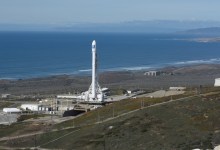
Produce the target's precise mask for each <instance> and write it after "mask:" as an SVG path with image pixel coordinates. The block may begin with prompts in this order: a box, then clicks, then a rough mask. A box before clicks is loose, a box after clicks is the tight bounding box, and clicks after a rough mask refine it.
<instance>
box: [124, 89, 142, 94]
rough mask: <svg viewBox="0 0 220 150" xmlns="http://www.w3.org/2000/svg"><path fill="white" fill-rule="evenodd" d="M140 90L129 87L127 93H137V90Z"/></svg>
mask: <svg viewBox="0 0 220 150" xmlns="http://www.w3.org/2000/svg"><path fill="white" fill-rule="evenodd" d="M138 91H139V89H129V90H127V93H128V94H132V93H135V92H138Z"/></svg>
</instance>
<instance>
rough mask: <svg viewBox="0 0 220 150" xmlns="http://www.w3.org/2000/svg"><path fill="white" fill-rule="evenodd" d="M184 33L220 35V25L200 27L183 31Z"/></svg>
mask: <svg viewBox="0 0 220 150" xmlns="http://www.w3.org/2000/svg"><path fill="white" fill-rule="evenodd" d="M179 33H183V34H198V35H220V27H209V28H198V29H191V30H186V31H182V32H179Z"/></svg>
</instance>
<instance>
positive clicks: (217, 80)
mask: <svg viewBox="0 0 220 150" xmlns="http://www.w3.org/2000/svg"><path fill="white" fill-rule="evenodd" d="M214 86H215V87H218V86H220V78H217V79H215V84H214Z"/></svg>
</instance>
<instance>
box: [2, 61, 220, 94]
mask: <svg viewBox="0 0 220 150" xmlns="http://www.w3.org/2000/svg"><path fill="white" fill-rule="evenodd" d="M159 71H163V72H167V73H168V74H169V73H173V75H168V74H167V75H161V76H157V77H147V76H145V75H144V72H145V71H137V72H131V71H123V72H104V73H101V74H100V76H99V80H100V84H101V86H102V87H108V88H112V89H129V88H141V89H146V90H153V91H155V90H158V89H164V88H168V87H170V86H187V87H198V86H199V85H205V86H207V85H208V86H213V85H214V80H215V78H219V77H220V64H212V65H211V64H210V65H207V64H206V65H194V66H185V67H168V68H163V69H160V70H159ZM90 84H91V77H89V76H69V75H60V76H51V77H45V78H34V79H26V80H22V79H21V80H16V81H13V80H0V93H10V94H15V95H21V94H25V95H36V96H39V95H56V94H61V93H69V92H70V93H76V92H81V91H85V90H87V89H88V87H89V86H90Z"/></svg>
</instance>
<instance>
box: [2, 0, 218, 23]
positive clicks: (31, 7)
mask: <svg viewBox="0 0 220 150" xmlns="http://www.w3.org/2000/svg"><path fill="white" fill-rule="evenodd" d="M133 20H216V21H220V0H0V23H13V24H14V23H15V24H17V23H18V24H70V23H79V22H93V23H100V22H106V23H114V22H124V21H133Z"/></svg>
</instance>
